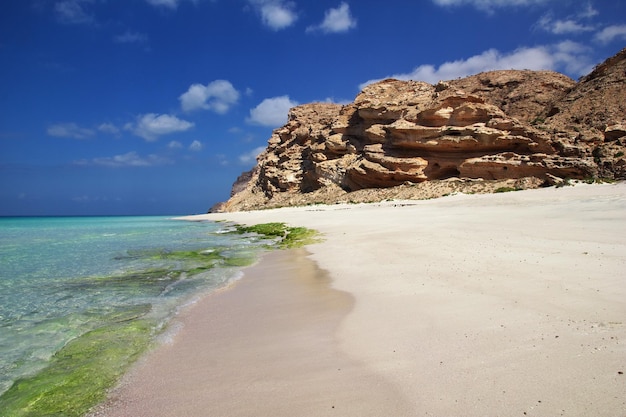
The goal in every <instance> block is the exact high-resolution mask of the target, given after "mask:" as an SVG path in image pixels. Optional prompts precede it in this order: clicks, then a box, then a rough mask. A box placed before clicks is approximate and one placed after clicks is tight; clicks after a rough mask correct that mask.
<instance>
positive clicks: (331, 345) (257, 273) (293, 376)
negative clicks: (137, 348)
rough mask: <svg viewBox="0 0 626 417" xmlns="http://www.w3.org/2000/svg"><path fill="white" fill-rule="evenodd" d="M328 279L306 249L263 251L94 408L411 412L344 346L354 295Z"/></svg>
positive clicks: (117, 411)
mask: <svg viewBox="0 0 626 417" xmlns="http://www.w3.org/2000/svg"><path fill="white" fill-rule="evenodd" d="M329 281H330V278H329V277H328V274H327V273H326V272H325V271H322V270H320V269H319V268H318V267H317V265H316V264H315V262H313V261H311V260H310V259H308V257H307V252H306V250H304V249H288V250H276V251H272V252H268V253H265V254H263V255H262V257H261V259H260V260H259V262H258V263H257V264H256V265H254V266H251V267H249V268H246V269H245V270H244V276H243V278H241V279H240V280H238V281H237V282H235V283H233V284H231V285H230V286H229V287H228V288H225V289H222V290H219V291H216V292H215V293H212V294H210V295H208V296H207V297H205V298H203V299H201V300H200V301H198V302H196V304H194V305H192V306H190V307H188V308H187V309H185V310H184V311H182V312H181V314H180V315H179V316H178V317H176V318H175V319H174V320H173V322H172V324H171V325H170V327H172V326H173V327H176V328H177V332H176V334H175V335H173V337H172V340H171V341H170V342H169V343H165V344H163V345H161V346H159V347H157V348H156V349H155V350H154V351H152V352H150V353H149V354H148V355H146V356H145V357H144V358H143V359H142V360H140V361H139V362H138V363H137V364H136V365H135V366H134V367H133V368H132V369H131V370H130V372H129V373H128V374H127V375H126V376H125V377H124V378H123V379H122V381H121V383H120V384H119V385H118V387H117V388H115V389H114V390H113V391H111V393H110V395H109V399H108V400H107V401H106V402H105V403H103V404H101V405H100V406H98V407H96V408H95V409H94V411H92V413H91V414H89V415H90V416H92V417H96V416H107V417H115V416H120V417H121V416H129V415H132V416H134V417H141V416H146V417H149V416H150V417H154V416H163V417H165V416H172V417H174V416H181V415H189V416H200V415H228V416H250V415H273V416H294V415H310V416H322V415H327V414H328V413H329V412H335V413H339V414H340V415H341V413H343V411H342V410H351V411H350V412H354V411H355V410H358V415H362V416H368V415H371V416H377V415H381V413H383V414H384V413H385V412H391V413H392V414H394V415H395V414H397V413H400V414H405V413H406V411H407V410H408V407H407V406H406V405H404V406H403V403H405V401H404V400H403V399H402V397H401V394H400V393H399V392H398V391H397V390H396V389H395V388H394V387H393V386H392V384H389V383H388V382H386V381H385V380H384V379H383V378H380V377H379V376H377V375H375V374H374V373H373V372H371V371H369V370H368V368H367V367H366V366H365V365H364V364H362V363H359V362H358V361H355V360H354V359H352V358H349V357H348V356H347V355H345V354H343V353H342V352H341V350H340V349H339V347H338V343H337V340H336V336H335V335H336V331H337V327H338V326H339V325H340V323H341V321H342V319H343V318H344V317H345V316H346V315H347V314H348V312H349V311H350V310H351V309H352V307H353V303H354V301H353V299H352V297H351V296H350V295H349V294H347V293H344V292H342V291H338V290H334V289H331V288H330V286H329ZM363 392H370V393H371V394H370V395H369V396H370V398H371V400H372V401H371V402H367V403H363V401H362V397H361V395H362V393H363ZM402 407H404V409H403V408H402ZM383 410H384V411H383ZM303 413H304V414H303ZM344 415H345V414H344Z"/></svg>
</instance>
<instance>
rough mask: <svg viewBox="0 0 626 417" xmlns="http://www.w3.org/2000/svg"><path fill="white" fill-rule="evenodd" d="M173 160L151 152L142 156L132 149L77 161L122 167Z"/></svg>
mask: <svg viewBox="0 0 626 417" xmlns="http://www.w3.org/2000/svg"><path fill="white" fill-rule="evenodd" d="M171 163H172V161H171V160H169V159H167V158H163V157H161V156H158V155H155V154H150V155H148V156H145V157H142V156H139V154H137V152H135V151H131V152H128V153H125V154H122V155H115V156H111V157H101V158H94V159H91V160H87V159H81V160H79V161H75V164H77V165H97V166H104V167H109V168H122V167H151V166H157V165H167V164H171Z"/></svg>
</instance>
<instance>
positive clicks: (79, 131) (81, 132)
mask: <svg viewBox="0 0 626 417" xmlns="http://www.w3.org/2000/svg"><path fill="white" fill-rule="evenodd" d="M47 133H48V135H50V136H56V137H58V138H72V139H89V138H91V137H93V136H94V135H95V132H94V131H93V130H91V129H87V128H84V127H80V126H78V125H77V124H76V123H57V124H55V125H52V126H50V127H48V129H47Z"/></svg>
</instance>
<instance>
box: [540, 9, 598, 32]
mask: <svg viewBox="0 0 626 417" xmlns="http://www.w3.org/2000/svg"><path fill="white" fill-rule="evenodd" d="M597 14H598V11H597V10H596V9H594V8H593V6H592V5H591V4H587V5H586V7H585V8H584V9H582V10H580V11H579V12H578V13H576V14H574V15H570V16H567V17H565V18H564V19H554V17H553V13H552V12H550V13H547V14H545V15H544V16H542V17H541V19H539V21H538V22H537V27H539V28H540V29H542V30H544V31H546V32H550V33H552V34H555V35H570V34H579V33H584V32H591V31H593V30H595V28H594V26H593V25H592V24H590V22H589V20H590V19H592V18H593V17H595V16H596V15H597Z"/></svg>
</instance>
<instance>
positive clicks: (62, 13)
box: [54, 0, 94, 24]
mask: <svg viewBox="0 0 626 417" xmlns="http://www.w3.org/2000/svg"><path fill="white" fill-rule="evenodd" d="M93 2H94V0H62V1H57V2H56V3H55V4H54V13H55V14H56V16H57V19H59V21H60V22H61V23H70V24H89V23H93V22H94V17H93V15H91V14H90V13H89V12H87V11H86V10H85V5H86V4H92V3H93Z"/></svg>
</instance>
